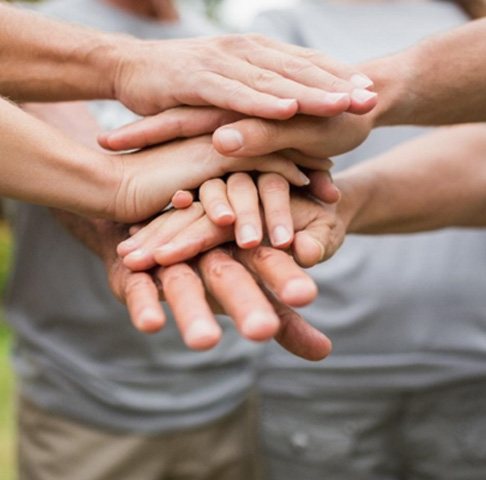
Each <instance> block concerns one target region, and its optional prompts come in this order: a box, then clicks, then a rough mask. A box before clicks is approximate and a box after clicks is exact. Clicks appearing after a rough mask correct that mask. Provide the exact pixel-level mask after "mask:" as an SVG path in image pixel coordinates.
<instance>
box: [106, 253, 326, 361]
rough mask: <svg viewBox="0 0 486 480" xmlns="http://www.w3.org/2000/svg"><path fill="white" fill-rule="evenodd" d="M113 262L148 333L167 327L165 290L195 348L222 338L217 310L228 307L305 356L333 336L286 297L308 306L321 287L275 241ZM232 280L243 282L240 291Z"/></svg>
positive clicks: (255, 329) (317, 353)
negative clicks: (191, 259) (154, 264)
mask: <svg viewBox="0 0 486 480" xmlns="http://www.w3.org/2000/svg"><path fill="white" fill-rule="evenodd" d="M234 257H235V258H234ZM237 260H238V261H237ZM240 262H241V263H240ZM107 268H108V274H109V279H110V285H111V288H112V290H113V292H114V293H115V295H116V296H117V298H118V299H119V300H120V301H121V302H122V303H125V304H126V305H127V307H128V310H129V313H130V316H131V318H132V321H133V324H134V326H135V327H136V328H137V329H138V330H140V331H142V332H145V333H153V332H156V331H158V330H160V329H161V328H162V327H163V326H164V324H165V321H166V317H165V314H164V312H163V310H162V308H161V306H160V303H159V297H160V298H162V296H163V295H164V296H165V299H166V301H167V303H168V304H169V306H170V308H171V310H172V312H173V314H174V317H175V320H176V322H177V325H178V328H179V330H180V332H181V335H182V338H183V339H184V342H185V343H186V345H187V346H188V347H189V348H192V349H195V350H206V349H210V348H213V347H214V346H215V345H216V344H217V343H218V342H219V340H220V338H221V328H220V327H219V325H218V323H217V322H216V320H215V318H214V315H213V311H216V312H221V313H224V312H227V313H228V314H229V315H230V316H231V317H232V318H233V319H234V320H235V323H236V327H237V328H238V330H239V331H240V333H241V335H242V336H243V337H245V338H247V339H250V340H254V341H266V340H270V339H271V338H275V340H276V341H278V342H279V343H280V344H281V345H282V346H283V347H284V348H286V349H287V350H288V351H290V352H291V353H294V354H295V355H298V356H300V357H302V358H305V359H307V360H321V359H323V358H325V357H326V356H327V355H329V353H330V351H331V342H330V341H329V339H328V338H327V337H326V336H325V335H324V334H322V333H321V332H319V331H318V330H316V329H315V328H313V327H312V326H311V325H309V324H308V323H307V322H305V320H304V319H303V318H302V317H301V316H300V315H299V314H298V313H296V312H295V311H294V310H292V309H291V308H289V307H288V306H287V305H286V304H285V303H283V302H284V301H285V302H287V303H289V304H291V305H292V304H293V305H297V306H300V305H304V304H307V303H309V302H310V301H312V300H313V299H314V298H315V295H316V292H317V291H316V287H315V284H314V283H313V281H312V280H311V279H310V278H309V277H307V276H306V275H305V274H304V273H303V272H301V271H300V269H298V268H296V265H295V264H294V263H293V262H292V260H291V259H290V257H288V256H287V255H286V254H285V253H283V252H279V251H277V250H273V249H271V248H269V247H260V248H259V249H255V250H251V251H247V252H239V253H235V252H231V251H229V250H224V249H216V250H212V251H211V252H208V253H206V254H204V255H203V256H202V257H201V258H200V259H199V260H197V261H196V262H195V263H194V264H192V265H189V264H185V263H180V264H178V265H174V266H171V267H168V268H165V269H163V268H161V267H158V268H156V269H155V270H153V271H152V272H150V273H147V272H132V271H131V270H129V269H128V268H127V267H126V266H125V265H123V263H122V262H121V259H120V258H116V259H115V260H114V261H113V262H112V263H111V264H108V265H107ZM196 268H197V269H198V271H199V274H198V273H196V270H195V269H196ZM254 277H256V279H258V283H257V281H256V280H255V279H254ZM233 285H239V287H240V288H238V289H236V290H235V289H234V288H233ZM162 286H163V294H162ZM206 290H207V291H208V292H209V294H210V299H209V300H207V299H206V296H205V293H206ZM271 292H274V293H271ZM188 297H190V298H191V302H187V298H188Z"/></svg>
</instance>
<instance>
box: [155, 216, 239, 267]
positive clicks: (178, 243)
mask: <svg viewBox="0 0 486 480" xmlns="http://www.w3.org/2000/svg"><path fill="white" fill-rule="evenodd" d="M234 238H235V237H234V228H233V226H232V225H229V226H226V227H220V226H218V225H216V224H214V223H213V222H212V221H211V220H210V219H209V217H208V216H206V215H205V216H203V217H201V218H200V219H199V220H197V221H196V222H194V223H193V224H191V225H189V226H188V227H186V228H185V229H184V230H182V231H181V232H180V233H178V234H177V235H176V236H174V237H172V238H171V240H170V241H169V242H167V243H165V244H163V245H161V246H159V247H157V248H156V249H154V251H153V256H154V259H155V261H156V262H157V263H158V264H159V265H163V266H169V265H173V264H174V263H179V262H183V261H185V260H189V259H191V258H193V257H195V256H196V255H198V254H199V253H201V252H206V251H207V250H210V249H211V248H214V247H217V246H218V245H221V244H223V243H226V242H229V241H232V240H234Z"/></svg>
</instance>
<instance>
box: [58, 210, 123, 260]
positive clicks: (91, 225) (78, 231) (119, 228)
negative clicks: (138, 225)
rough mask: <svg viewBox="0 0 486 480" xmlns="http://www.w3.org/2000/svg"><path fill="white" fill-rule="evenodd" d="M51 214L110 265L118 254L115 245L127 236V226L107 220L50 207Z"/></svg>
mask: <svg viewBox="0 0 486 480" xmlns="http://www.w3.org/2000/svg"><path fill="white" fill-rule="evenodd" d="M51 211H52V214H53V216H54V217H55V218H57V220H58V221H59V222H60V223H61V224H62V225H63V227H64V228H65V229H66V230H67V231H69V233H70V234H71V235H72V236H73V237H75V238H76V239H77V240H79V241H80V242H81V243H83V244H84V245H85V246H86V247H87V248H89V249H90V250H91V251H92V252H93V253H94V254H96V255H97V256H98V257H100V258H101V260H102V261H103V262H104V263H105V264H106V265H112V264H113V263H114V262H115V261H116V259H117V258H118V255H117V253H116V247H117V245H118V244H119V243H120V242H121V241H123V240H124V239H126V238H127V236H128V226H127V225H124V224H122V223H116V222H111V221H109V220H102V219H95V218H87V217H80V216H78V215H75V214H73V213H69V212H66V211H63V210H57V209H52V210H51Z"/></svg>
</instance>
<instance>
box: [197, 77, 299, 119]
mask: <svg viewBox="0 0 486 480" xmlns="http://www.w3.org/2000/svg"><path fill="white" fill-rule="evenodd" d="M197 95H198V98H199V99H200V100H196V102H197V103H199V102H200V101H202V102H204V104H209V105H215V106H217V107H219V108H222V109H224V110H232V111H235V112H240V113H244V114H245V115H249V116H250V117H261V118H270V119H274V120H287V119H289V118H291V117H293V116H294V115H295V114H296V113H297V110H298V108H299V104H298V102H297V100H296V99H295V98H279V97H278V96H275V95H270V94H268V93H263V92H259V91H257V90H255V89H253V88H251V87H249V86H247V85H245V84H244V83H242V82H240V81H238V80H233V79H231V78H227V77H225V76H223V75H219V74H217V73H213V72H207V73H206V74H205V75H202V76H201V88H200V90H199V91H198V92H197Z"/></svg>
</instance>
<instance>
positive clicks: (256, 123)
mask: <svg viewBox="0 0 486 480" xmlns="http://www.w3.org/2000/svg"><path fill="white" fill-rule="evenodd" d="M371 101H374V100H371ZM374 122H375V117H374V111H373V112H371V113H370V114H368V115H363V116H356V115H351V114H348V113H344V114H341V115H339V116H336V117H332V118H317V117H311V116H306V115H298V116H296V117H294V118H292V119H290V120H287V121H285V122H282V121H272V120H264V119H257V118H245V117H244V116H243V115H241V114H238V113H234V112H230V111H226V110H219V109H217V108H193V107H180V108H175V109H171V110H168V111H166V112H163V113H161V114H159V115H156V116H154V117H148V118H145V119H142V120H140V121H138V122H135V123H133V124H130V125H127V126H124V127H122V128H120V129H118V130H113V131H112V132H107V133H103V134H101V135H100V136H99V137H98V141H99V143H100V145H101V146H103V147H104V148H106V149H109V150H130V149H133V148H144V147H146V146H150V145H155V144H158V143H162V142H166V141H168V140H171V139H174V138H184V137H194V136H198V135H202V134H212V133H213V132H214V135H213V144H214V147H215V148H216V150H217V151H218V152H219V153H221V154H222V155H232V156H236V157H251V156H255V155H265V154H268V153H272V152H277V151H280V150H285V151H287V150H290V151H292V152H294V153H295V152H297V153H299V154H303V155H307V156H310V157H318V158H326V157H332V156H336V155H340V154H342V153H345V152H347V151H349V150H352V149H354V148H355V147H357V146H358V145H360V144H361V143H362V142H363V141H364V140H365V139H366V138H367V137H368V135H369V133H370V131H371V129H372V128H373V127H374Z"/></svg>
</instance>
